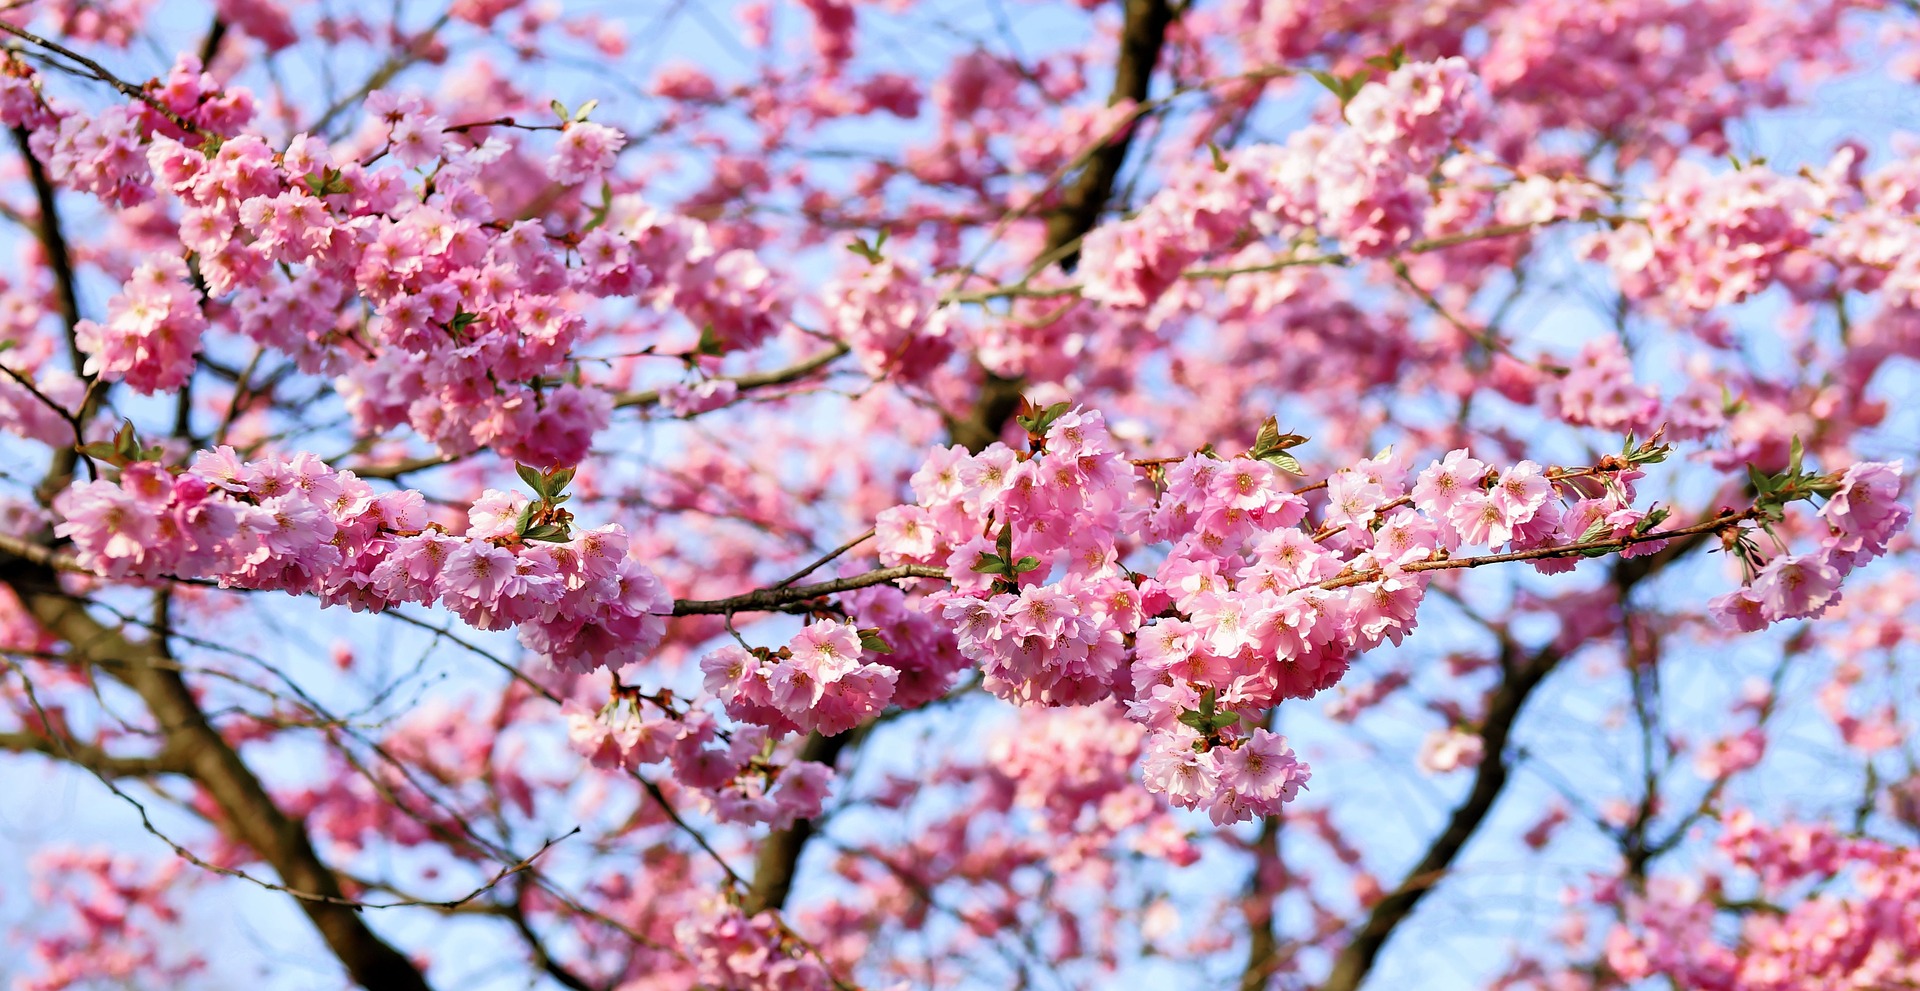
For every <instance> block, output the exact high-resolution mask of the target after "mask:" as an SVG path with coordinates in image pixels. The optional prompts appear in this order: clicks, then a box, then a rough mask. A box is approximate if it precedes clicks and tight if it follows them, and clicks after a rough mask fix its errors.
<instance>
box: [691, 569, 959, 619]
mask: <svg viewBox="0 0 1920 991" xmlns="http://www.w3.org/2000/svg"><path fill="white" fill-rule="evenodd" d="M946 576H947V574H946V572H944V571H941V570H940V569H939V568H930V567H928V566H926V565H924V564H902V565H896V566H895V567H891V568H880V569H878V570H876V571H869V572H866V573H865V574H859V575H853V576H851V577H848V578H835V579H834V580H832V581H827V582H819V583H816V584H813V585H788V586H785V587H775V588H763V589H757V590H755V591H752V592H748V593H746V594H744V595H735V596H732V597H730V598H725V599H704V600H703V599H676V600H674V603H673V615H675V616H731V615H733V614H734V613H738V612H768V611H772V610H776V609H779V608H781V607H782V606H788V605H792V604H794V603H796V602H805V601H807V600H808V599H818V598H820V597H821V596H825V595H836V594H838V593H841V592H851V591H853V590H854V589H856V588H866V587H868V586H870V585H884V584H886V583H887V582H891V581H898V580H899V579H902V578H945V577H946Z"/></svg>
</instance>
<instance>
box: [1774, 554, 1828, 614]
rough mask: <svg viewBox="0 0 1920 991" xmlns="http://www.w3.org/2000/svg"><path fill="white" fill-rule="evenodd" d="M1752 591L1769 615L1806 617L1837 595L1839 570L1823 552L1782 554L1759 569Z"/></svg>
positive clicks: (1820, 610) (1818, 611)
mask: <svg viewBox="0 0 1920 991" xmlns="http://www.w3.org/2000/svg"><path fill="white" fill-rule="evenodd" d="M1753 594H1754V595H1755V596H1757V597H1758V598H1759V600H1760V603H1761V605H1762V606H1764V607H1765V609H1766V613H1767V617H1768V618H1769V619H1772V620H1775V621H1779V620H1782V619H1810V618H1812V617H1815V616H1818V615H1820V614H1821V613H1823V612H1825V611H1826V609H1827V605H1828V604H1829V603H1831V602H1833V601H1834V600H1835V599H1837V598H1839V594H1840V572H1839V571H1838V570H1837V569H1835V568H1834V567H1833V565H1832V564H1830V563H1828V561H1827V558H1826V555H1824V554H1782V555H1780V556H1778V557H1776V558H1774V559H1773V560H1771V561H1768V562H1767V564H1766V566H1765V567H1763V568H1761V569H1760V573H1759V574H1758V575H1757V576H1755V578H1754V581H1753Z"/></svg>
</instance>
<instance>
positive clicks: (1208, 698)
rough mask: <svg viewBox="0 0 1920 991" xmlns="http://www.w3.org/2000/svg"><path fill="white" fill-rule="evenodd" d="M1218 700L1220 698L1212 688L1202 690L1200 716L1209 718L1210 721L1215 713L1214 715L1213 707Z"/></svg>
mask: <svg viewBox="0 0 1920 991" xmlns="http://www.w3.org/2000/svg"><path fill="white" fill-rule="evenodd" d="M1218 698H1219V696H1218V695H1217V694H1216V693H1215V692H1214V690H1213V689H1211V688H1203V689H1201V690H1200V714H1201V715H1202V716H1205V717H1207V718H1208V719H1212V718H1213V713H1214V708H1213V706H1214V703H1215V701H1217V700H1218Z"/></svg>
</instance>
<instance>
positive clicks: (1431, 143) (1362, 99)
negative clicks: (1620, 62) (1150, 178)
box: [1082, 58, 1485, 307]
mask: <svg viewBox="0 0 1920 991" xmlns="http://www.w3.org/2000/svg"><path fill="white" fill-rule="evenodd" d="M1484 102H1485V99H1484V94H1482V93H1481V91H1480V89H1479V86H1478V81H1477V80H1476V79H1475V78H1474V76H1473V74H1472V72H1471V71H1470V70H1469V69H1468V67H1467V63H1466V61H1465V60H1464V59H1460V58H1447V59H1441V60H1439V61H1437V62H1415V63H1408V64H1406V65H1402V66H1400V67H1399V68H1397V69H1394V70H1393V71H1392V72H1391V73H1389V74H1388V75H1387V76H1386V78H1385V79H1384V80H1382V81H1380V82H1373V83H1368V84H1366V85H1364V86H1361V87H1359V89H1358V91H1357V93H1355V94H1354V95H1353V96H1352V99H1351V101H1350V102H1348V104H1347V106H1346V115H1347V119H1348V120H1349V121H1351V122H1352V124H1351V126H1349V127H1345V128H1340V129H1332V128H1327V127H1320V126H1315V127H1307V128H1302V129H1301V130H1299V131H1296V132H1295V133H1294V134H1293V136H1292V137H1290V138H1289V139H1288V141H1287V142H1286V144H1284V145H1279V146H1275V145H1253V146H1249V147H1247V148H1243V149H1238V150H1236V151H1234V152H1233V153H1232V154H1230V155H1226V156H1223V157H1221V158H1220V159H1219V160H1218V161H1217V163H1216V164H1215V165H1213V166H1212V167H1206V166H1201V167H1197V168H1192V169H1189V171H1188V173H1187V174H1186V175H1184V176H1180V177H1177V178H1174V179H1172V180H1170V181H1169V182H1168V184H1167V187H1166V188H1165V189H1163V190H1162V191H1160V192H1159V193H1157V194H1155V196H1154V197H1153V198H1152V199H1151V200H1149V201H1148V202H1147V204H1146V205H1145V206H1144V207H1143V208H1142V209H1141V211H1140V213H1139V214H1138V215H1136V216H1134V217H1132V218H1129V219H1128V220H1125V221H1122V222H1120V223H1116V224H1107V225H1104V226H1101V227H1098V228H1096V229H1094V230H1093V231H1092V232H1091V233H1089V234H1088V235H1087V237H1086V241H1085V245H1084V247H1083V248H1082V267H1083V269H1084V271H1085V272H1086V273H1087V276H1086V278H1087V285H1086V288H1085V290H1084V292H1083V295H1085V296H1086V298H1088V299H1091V300H1095V301H1098V302H1101V303H1105V304H1107V305H1109V306H1117V307H1142V306H1146V305H1149V304H1151V303H1152V302H1153V301H1155V300H1157V299H1158V298H1159V297H1160V296H1161V295H1162V294H1163V293H1165V292H1166V290H1167V289H1168V288H1169V287H1170V286H1172V285H1173V283H1174V281H1175V280H1177V279H1178V278H1179V277H1180V273H1181V272H1182V271H1183V270H1184V269H1185V268H1186V267H1187V266H1188V265H1190V264H1191V263H1192V262H1194V261H1195V260H1196V259H1199V258H1201V257H1204V256H1206V255H1209V254H1214V253H1216V252H1219V251H1222V250H1225V249H1228V248H1232V247H1236V246H1237V245H1238V243H1239V242H1241V241H1243V240H1244V239H1246V238H1247V237H1248V236H1249V234H1252V233H1259V234H1276V233H1292V234H1302V233H1305V234H1316V235H1319V236H1325V237H1330V238H1333V239H1334V240H1335V241H1337V242H1339V244H1340V247H1341V250H1343V251H1347V252H1350V253H1352V254H1354V255H1359V256H1365V257H1378V256H1381V255H1384V254H1387V253H1389V252H1391V251H1393V250H1394V249H1395V248H1397V247H1399V246H1400V245H1402V244H1405V243H1406V242H1408V241H1409V240H1411V239H1413V238H1414V237H1415V236H1417V235H1418V234H1419V232H1420V230H1421V226H1422V222H1423V217H1424V215H1425V212H1426V210H1427V207H1428V205H1429V204H1430V203H1431V201H1432V198H1433V197H1432V194H1431V193H1430V192H1429V191H1428V189H1427V176H1428V174H1429V173H1430V172H1431V171H1432V170H1433V169H1434V168H1435V167H1436V165H1437V164H1438V163H1439V162H1440V160H1441V159H1442V158H1443V157H1444V156H1445V155H1446V154H1447V152H1448V151H1449V149H1450V148H1451V147H1452V146H1453V145H1454V143H1455V142H1458V141H1466V140H1471V139H1472V138H1473V137H1474V136H1475V134H1476V133H1477V131H1478V130H1479V128H1480V127H1481V124H1482V121H1483V118H1484V116H1485V109H1484Z"/></svg>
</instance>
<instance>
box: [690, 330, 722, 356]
mask: <svg viewBox="0 0 1920 991" xmlns="http://www.w3.org/2000/svg"><path fill="white" fill-rule="evenodd" d="M693 353H694V354H705V355H712V356H713V357H716V358H717V357H719V356H721V355H723V354H725V353H726V349H725V348H724V347H723V346H722V345H721V343H720V335H719V334H716V333H714V332H713V324H707V325H706V326H704V327H702V328H700V344H699V345H698V346H697V347H695V348H694V350H693Z"/></svg>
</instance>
